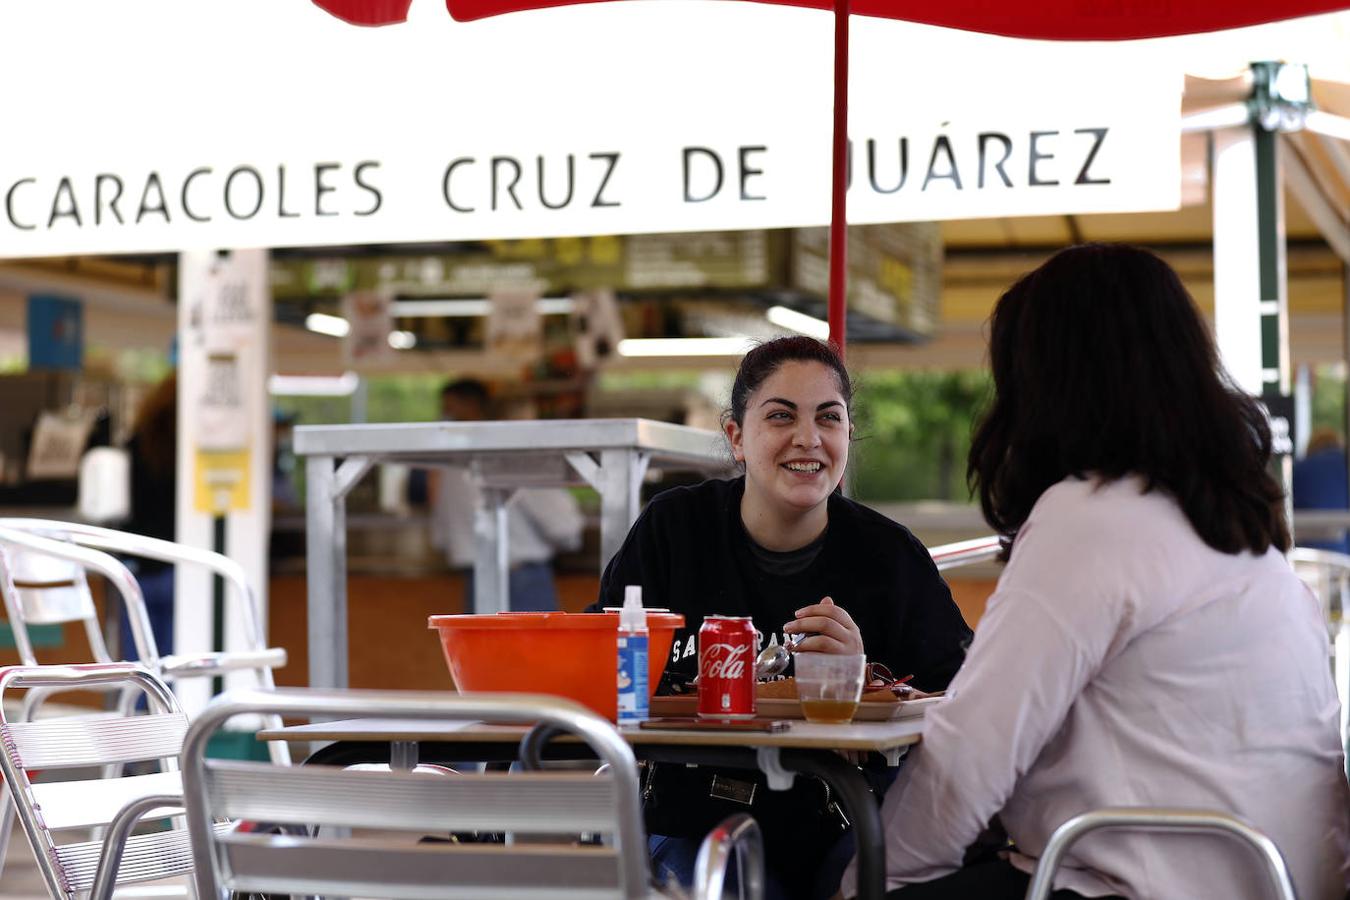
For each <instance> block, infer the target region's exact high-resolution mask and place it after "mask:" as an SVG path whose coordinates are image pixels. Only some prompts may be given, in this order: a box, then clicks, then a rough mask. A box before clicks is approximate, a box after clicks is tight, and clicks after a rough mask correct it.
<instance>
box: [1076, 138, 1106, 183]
mask: <svg viewBox="0 0 1350 900" xmlns="http://www.w3.org/2000/svg"><path fill="white" fill-rule="evenodd" d="M1107 130H1108V129H1106V128H1075V129H1074V130H1073V133H1074V134H1090V135H1092V137H1093V138H1094V140H1093V141H1092V149H1091V150H1089V151H1088V155H1087V159H1085V160H1083V168H1081V169H1079V170H1078V177H1077V178H1075V179H1074V180H1073V183H1074V184H1110V183H1111V179H1110V178H1089V177H1088V169H1090V168H1092V161H1093V160H1094V159H1096V158H1097V151H1099V150H1101V149H1102V141H1105V140H1106V132H1107Z"/></svg>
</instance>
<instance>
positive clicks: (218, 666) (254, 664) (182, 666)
mask: <svg viewBox="0 0 1350 900" xmlns="http://www.w3.org/2000/svg"><path fill="white" fill-rule="evenodd" d="M159 663H160V667H161V669H162V671H163V672H164V674H165V675H166V676H168V677H169V678H193V677H200V676H203V675H214V674H217V673H219V672H234V671H239V670H242V669H260V668H268V669H280V668H281V667H282V666H284V665H286V650H285V648H284V647H267V648H266V649H263V650H237V651H229V652H226V653H199V654H191V655H189V654H178V653H175V654H173V655H172V656H165V657H162V658H161V659H160V661H159Z"/></svg>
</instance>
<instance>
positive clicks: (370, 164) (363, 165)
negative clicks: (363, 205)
mask: <svg viewBox="0 0 1350 900" xmlns="http://www.w3.org/2000/svg"><path fill="white" fill-rule="evenodd" d="M379 167H380V164H379V163H377V162H375V161H374V160H372V159H367V160H363V161H361V162H359V163H357V164H356V169H355V170H354V171H353V173H352V180H353V181H355V182H356V186H357V187H359V188H360V189H361V190H363V191H366V192H368V193H369V194H370V195H371V196H373V197H374V198H375V201H374V205H373V206H371V207H370V209H358V210H357V211H356V214H357V215H358V216H373V215H375V213H377V212H379V211H380V205H381V204H382V203H384V195H383V194H381V193H380V190H379V188H377V187H375V186H374V185H373V184H370V183H369V182H366V181H362V180H361V176H362V175H364V174H365V171H366V169H378V168H379ZM447 177H448V175H447ZM449 199H450V198H449V197H446V200H447V202H448V201H449Z"/></svg>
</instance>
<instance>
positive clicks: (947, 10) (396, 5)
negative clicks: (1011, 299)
mask: <svg viewBox="0 0 1350 900" xmlns="http://www.w3.org/2000/svg"><path fill="white" fill-rule="evenodd" d="M313 2H314V3H315V4H316V5H318V6H319V7H321V8H323V9H324V10H327V11H328V12H330V13H332V14H333V15H335V16H337V17H338V18H341V19H344V20H346V21H348V22H351V23H352V24H355V25H392V24H397V23H399V22H402V21H404V20H405V19H406V18H407V15H408V8H409V7H410V6H411V5H412V0H313ZM594 2H599V0H445V7H446V9H448V10H449V11H450V15H451V16H453V17H454V18H456V19H458V20H460V21H470V20H473V19H482V18H487V17H489V16H496V15H501V14H503V13H510V12H522V11H525V10H530V9H547V8H550V7H555V6H572V5H575V4H577V3H594ZM760 2H764V3H774V4H777V5H781V6H800V7H811V8H815V9H827V10H833V11H834V14H835V16H834V22H835V59H834V98H835V99H834V140H833V146H834V169H833V173H832V181H833V202H832V204H831V211H830V296H829V311H830V312H829V319H830V340H831V341H832V342H833V343H834V344H835V345H836V346H837V347H838V348H839V351H840V352H841V353H842V352H843V350H844V343H845V336H846V335H845V330H846V329H845V312H846V309H845V306H846V296H847V271H848V258H847V247H848V242H847V240H846V237H845V235H846V234H847V232H846V225H847V220H846V215H845V196H846V193H847V168H848V164H847V153H848V151H847V147H848V18H849V15H850V13H857V14H859V15H865V16H877V17H880V18H887V19H903V20H906V21H910V22H917V23H920V24H924V25H937V26H941V27H944V28H955V29H959V30H962V31H978V32H984V33H987V34H999V35H1004V36H1007V37H1016V38H1031V39H1038V40H1065V41H1122V40H1135V39H1140V38H1153V37H1167V36H1171V35H1181V34H1194V33H1197V32H1204V31H1221V30H1223V29H1227V28H1239V27H1242V26H1246V25H1260V24H1263V23H1266V22H1273V21H1276V20H1279V19H1293V18H1297V17H1299V16H1310V15H1315V14H1317V13H1326V12H1333V11H1336V10H1339V9H1345V8H1347V7H1350V0H1280V2H1278V3H1272V2H1271V0H1223V2H1219V0H1155V2H1151V3H1138V2H1123V0H1001V2H1000V0H945V2H934V0H760Z"/></svg>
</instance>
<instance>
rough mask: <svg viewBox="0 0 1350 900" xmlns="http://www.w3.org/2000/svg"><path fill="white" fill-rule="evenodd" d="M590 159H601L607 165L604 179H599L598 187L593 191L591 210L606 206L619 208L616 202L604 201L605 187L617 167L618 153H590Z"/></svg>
mask: <svg viewBox="0 0 1350 900" xmlns="http://www.w3.org/2000/svg"><path fill="white" fill-rule="evenodd" d="M591 159H603V160H604V161H605V162H607V163H609V165H608V166H606V167H605V177H604V178H601V179H600V186H599V187H598V188H596V189H595V199H593V200H592V201H591V208H592V209H602V208H604V207H607V206H621V205H622V204H621V203H620V202H619V201H618V200H606V199H605V196H604V195H605V186H606V185H608V184H609V180H610V178H612V177H614V170H615V169H617V168H618V167H619V153H617V152H615V153H592V154H591Z"/></svg>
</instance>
